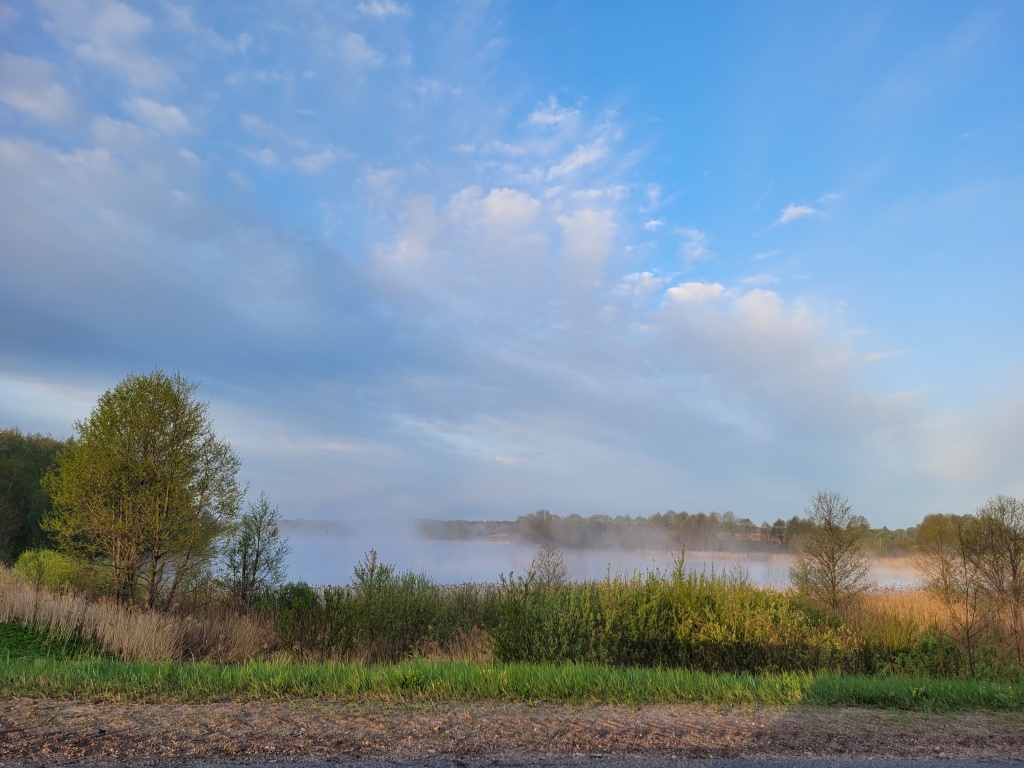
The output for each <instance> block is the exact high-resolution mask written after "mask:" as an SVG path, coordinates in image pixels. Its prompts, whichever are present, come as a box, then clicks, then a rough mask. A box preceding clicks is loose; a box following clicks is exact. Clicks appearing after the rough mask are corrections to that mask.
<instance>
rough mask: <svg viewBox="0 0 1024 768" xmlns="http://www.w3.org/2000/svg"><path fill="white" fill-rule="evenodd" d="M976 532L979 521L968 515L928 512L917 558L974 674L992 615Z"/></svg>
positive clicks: (922, 524) (920, 531) (920, 526)
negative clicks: (978, 551) (933, 513)
mask: <svg viewBox="0 0 1024 768" xmlns="http://www.w3.org/2000/svg"><path fill="white" fill-rule="evenodd" d="M977 534H978V521H977V520H976V519H975V518H973V517H971V516H969V515H965V516H960V515H928V516H926V517H925V518H924V520H922V521H921V524H920V525H919V526H918V531H917V541H918V552H917V555H916V556H915V558H914V564H915V566H916V567H917V569H918V571H920V572H921V574H922V575H923V576H924V577H925V584H926V585H927V587H928V589H929V591H931V592H932V594H934V595H936V596H937V597H938V598H939V600H941V601H942V604H943V605H944V606H945V607H946V610H947V611H948V613H949V617H950V620H951V621H952V623H953V627H954V629H955V631H956V633H957V634H958V635H959V640H960V641H961V642H962V643H963V646H964V651H965V652H966V653H967V665H968V668H969V671H970V673H971V674H972V675H973V674H974V667H975V663H976V661H977V658H978V650H979V645H980V642H981V636H982V635H983V633H984V631H985V628H986V625H987V624H988V618H989V605H988V601H987V600H985V587H984V582H983V580H982V577H981V574H980V572H979V571H978V564H977V557H976V550H977V543H978V541H977Z"/></svg>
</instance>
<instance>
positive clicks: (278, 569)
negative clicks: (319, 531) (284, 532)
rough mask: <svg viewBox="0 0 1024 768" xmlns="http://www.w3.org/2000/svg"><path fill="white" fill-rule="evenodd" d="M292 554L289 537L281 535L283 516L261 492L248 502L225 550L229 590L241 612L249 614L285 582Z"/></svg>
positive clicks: (225, 567)
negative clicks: (254, 499)
mask: <svg viewBox="0 0 1024 768" xmlns="http://www.w3.org/2000/svg"><path fill="white" fill-rule="evenodd" d="M290 552H291V547H290V546H289V545H288V539H287V537H282V536H281V514H280V512H279V511H278V508H277V507H271V506H270V502H269V501H268V500H267V495H266V493H263V492H261V493H260V495H259V498H258V499H257V500H256V501H254V502H250V503H249V507H248V511H247V512H245V514H243V515H242V518H241V520H239V522H238V525H237V526H236V527H235V529H234V531H233V533H232V535H231V537H230V539H228V542H227V545H226V546H225V547H224V550H223V563H224V571H225V576H226V581H227V584H228V589H229V590H230V591H231V596H232V599H233V601H234V603H235V605H236V606H237V607H238V608H239V609H241V610H244V611H248V610H249V609H251V608H252V607H253V605H254V604H255V603H256V601H257V600H258V599H259V598H260V597H261V596H262V595H264V594H266V593H267V592H268V591H269V590H271V589H274V588H276V587H278V586H280V585H281V583H282V582H284V561H285V558H286V557H288V554H289V553H290Z"/></svg>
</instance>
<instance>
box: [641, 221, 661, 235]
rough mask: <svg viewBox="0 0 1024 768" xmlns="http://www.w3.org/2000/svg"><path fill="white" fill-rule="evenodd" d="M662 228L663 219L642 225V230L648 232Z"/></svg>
mask: <svg viewBox="0 0 1024 768" xmlns="http://www.w3.org/2000/svg"><path fill="white" fill-rule="evenodd" d="M663 226H665V220H664V219H651V220H650V221H648V222H647V223H646V224H644V229H646V230H647V231H648V232H657V231H658V230H659V229H661V228H662V227H663Z"/></svg>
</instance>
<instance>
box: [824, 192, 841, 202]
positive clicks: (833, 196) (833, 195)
mask: <svg viewBox="0 0 1024 768" xmlns="http://www.w3.org/2000/svg"><path fill="white" fill-rule="evenodd" d="M842 199H843V196H842V195H840V194H839V193H837V192H826V193H825V194H824V195H822V196H821V197H819V198H818V202H819V203H821V204H822V205H828V204H829V203H835V202H838V201H839V200H842Z"/></svg>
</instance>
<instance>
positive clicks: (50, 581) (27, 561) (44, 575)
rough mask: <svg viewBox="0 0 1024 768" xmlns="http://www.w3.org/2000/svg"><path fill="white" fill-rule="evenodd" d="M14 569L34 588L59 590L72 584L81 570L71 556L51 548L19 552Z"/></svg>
mask: <svg viewBox="0 0 1024 768" xmlns="http://www.w3.org/2000/svg"><path fill="white" fill-rule="evenodd" d="M14 570H15V571H16V572H17V573H18V574H19V575H20V576H21V577H22V578H23V579H25V581H27V582H28V583H29V584H31V585H32V586H34V587H35V588H37V589H38V588H40V587H42V588H45V589H49V590H51V591H53V592H59V591H61V590H64V589H67V588H68V587H71V586H74V585H75V584H76V583H77V582H78V580H79V577H80V575H81V573H82V571H83V569H82V565H81V563H79V562H78V561H77V560H75V559H74V558H73V557H70V556H68V555H65V554H63V553H61V552H55V551H54V550H52V549H28V550H25V551H24V552H22V553H21V556H20V557H19V558H18V562H17V563H15V565H14Z"/></svg>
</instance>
